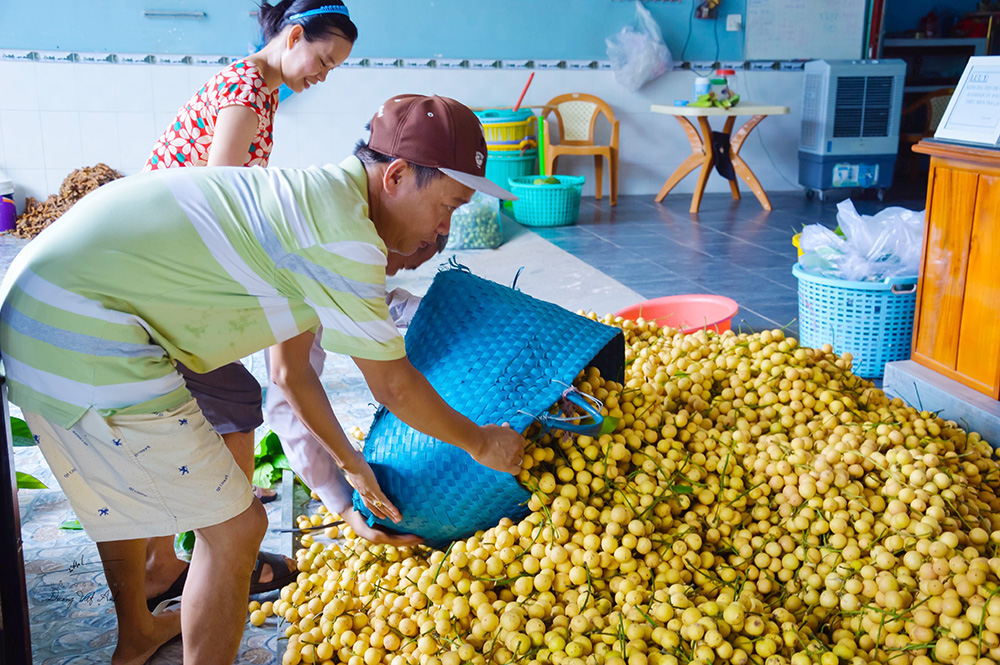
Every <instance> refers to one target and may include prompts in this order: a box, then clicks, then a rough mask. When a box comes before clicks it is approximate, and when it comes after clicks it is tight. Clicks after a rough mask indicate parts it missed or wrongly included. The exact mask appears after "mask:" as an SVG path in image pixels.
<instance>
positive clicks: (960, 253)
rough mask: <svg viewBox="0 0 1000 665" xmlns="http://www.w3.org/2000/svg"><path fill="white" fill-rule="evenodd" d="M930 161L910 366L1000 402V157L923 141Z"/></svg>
mask: <svg viewBox="0 0 1000 665" xmlns="http://www.w3.org/2000/svg"><path fill="white" fill-rule="evenodd" d="M913 150H914V151H915V152H920V153H923V154H926V155H930V157H931V165H930V177H929V180H928V183H927V213H926V215H927V217H926V221H925V225H924V247H923V257H922V259H921V266H920V282H919V286H918V289H917V306H916V315H915V319H914V334H913V353H912V359H913V360H915V361H916V362H918V363H920V364H921V365H924V366H925V367H928V368H930V369H933V370H935V371H937V372H939V373H941V374H943V375H945V376H947V377H949V378H951V379H955V380H956V381H959V382H961V383H964V384H965V385H967V386H969V387H971V388H974V389H975V390H978V391H979V392H982V393H985V394H986V395H989V396H991V397H993V398H994V399H998V398H1000V266H998V265H997V262H998V261H1000V150H994V149H990V148H979V147H971V146H964V145H957V144H950V143H943V142H937V141H933V140H924V141H921V142H920V143H918V144H917V145H916V146H915V147H914V148H913Z"/></svg>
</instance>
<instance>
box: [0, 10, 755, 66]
mask: <svg viewBox="0 0 1000 665" xmlns="http://www.w3.org/2000/svg"><path fill="white" fill-rule="evenodd" d="M697 1H698V0H680V1H679V2H668V1H664V0H660V1H653V2H649V1H647V2H646V3H645V6H646V7H647V8H648V9H649V10H650V13H651V14H652V15H653V17H654V18H655V19H656V21H657V23H658V24H659V26H660V29H661V30H662V32H663V36H664V40H665V41H666V43H667V46H668V47H669V49H670V51H671V54H672V55H673V56H674V59H675V60H681V59H682V54H683V58H684V59H687V60H716V59H721V60H741V59H743V33H742V32H727V31H726V29H725V28H726V26H725V17H726V15H728V14H741V15H744V16H745V10H746V0H722V4H721V6H720V8H719V19H717V20H700V19H692V18H691V16H692V14H693V8H694V6H695V3H696V2H697ZM3 5H4V6H3V9H2V12H0V13H2V20H0V48H12V49H37V50H62V51H100V52H124V53H154V54H155V53H164V54H176V55H184V54H192V55H194V54H198V55H200V54H225V55H242V54H244V53H246V52H247V50H248V45H249V44H250V43H252V42H253V41H254V40H255V38H256V26H257V24H256V19H255V18H253V17H251V16H250V12H251V11H253V10H254V9H255V7H256V5H255V3H254V2H253V1H252V0H142V1H141V2H137V1H136V0H44V2H34V3H33V2H4V3H3ZM348 6H349V7H350V8H351V13H352V16H353V17H354V19H355V21H356V23H357V24H358V26H359V29H360V32H361V38H360V39H359V41H358V43H357V46H356V47H355V50H354V55H355V56H359V57H407V58H410V57H412V58H423V57H427V58H432V57H442V58H508V59H522V58H524V59H528V58H537V59H592V60H603V59H606V58H607V54H606V46H605V38H606V37H608V36H609V35H612V34H616V33H617V32H618V31H619V30H620V29H621V28H622V27H624V26H626V25H628V24H631V23H632V22H633V21H634V18H635V4H634V3H633V2H629V1H626V0H505V1H504V2H494V1H492V0H489V1H487V0H348ZM144 8H145V9H156V10H168V9H169V10H178V11H203V12H205V13H206V15H207V16H206V18H204V19H190V18H187V19H183V18H172V19H168V18H157V19H151V18H146V17H144V16H143V15H142V10H143V9H144ZM685 44H687V46H686V49H685Z"/></svg>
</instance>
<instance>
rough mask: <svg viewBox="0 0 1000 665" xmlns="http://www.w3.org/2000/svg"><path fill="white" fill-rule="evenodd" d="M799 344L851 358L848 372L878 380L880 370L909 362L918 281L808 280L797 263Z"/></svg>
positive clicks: (912, 278) (824, 278)
mask: <svg viewBox="0 0 1000 665" xmlns="http://www.w3.org/2000/svg"><path fill="white" fill-rule="evenodd" d="M792 273H793V274H794V275H795V277H797V278H798V280H799V341H800V342H801V343H802V345H803V346H808V347H811V348H816V347H819V346H822V345H823V344H831V345H832V346H833V350H834V351H835V352H836V353H838V354H839V353H846V352H849V353H851V354H852V355H853V356H854V366H853V371H854V373H855V374H857V375H858V376H860V377H864V378H866V379H872V378H879V377H881V376H882V375H883V374H884V373H885V364H886V363H887V362H892V361H895V360H906V359H907V358H909V357H910V346H911V342H912V339H913V312H914V310H915V309H916V303H917V278H916V277H897V278H893V279H890V280H888V281H886V282H850V281H847V280H842V279H833V278H830V277H823V276H820V275H813V274H811V273H808V272H806V271H805V270H803V269H802V268H801V267H800V266H799V264H798V263H796V264H795V265H794V266H793V267H792Z"/></svg>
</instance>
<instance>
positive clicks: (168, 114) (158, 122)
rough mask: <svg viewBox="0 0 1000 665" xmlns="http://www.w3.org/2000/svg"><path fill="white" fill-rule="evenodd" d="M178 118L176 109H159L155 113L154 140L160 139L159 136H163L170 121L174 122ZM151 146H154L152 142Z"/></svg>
mask: <svg viewBox="0 0 1000 665" xmlns="http://www.w3.org/2000/svg"><path fill="white" fill-rule="evenodd" d="M176 119H177V112H176V111H157V112H156V113H154V114H153V127H155V128H156V137H155V138H154V139H153V140H154V141H156V140H159V138H160V137H161V136H163V132H164V131H166V129H167V127H169V126H170V123H172V122H173V121H174V120H176ZM149 147H150V149H151V150H152V148H153V146H152V144H150V146H149Z"/></svg>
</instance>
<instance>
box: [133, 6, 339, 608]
mask: <svg viewBox="0 0 1000 665" xmlns="http://www.w3.org/2000/svg"><path fill="white" fill-rule="evenodd" d="M258 20H259V22H260V26H261V29H262V32H263V37H264V47H263V48H261V49H260V50H259V51H257V52H256V53H254V54H252V55H250V56H247V57H246V58H243V59H242V60H238V61H236V62H234V63H233V64H231V65H229V66H228V67H226V68H225V69H223V70H222V71H220V72H219V73H218V74H216V75H215V76H213V77H212V78H211V79H209V81H208V82H206V83H205V85H203V86H202V87H201V88H200V89H199V90H198V91H197V92H196V93H195V94H194V96H193V97H191V99H190V100H188V102H187V103H186V104H185V105H184V106H183V107H181V109H180V111H179V112H178V114H177V117H176V118H175V119H174V120H173V121H172V122H171V123H170V125H169V126H168V127H167V129H166V131H164V132H163V135H162V136H161V137H160V139H159V140H158V141H157V142H156V145H155V146H154V148H153V152H152V154H151V155H150V157H149V159H148V160H147V162H146V165H145V167H144V168H143V171H152V170H156V169H165V168H178V167H187V166H267V164H268V160H269V158H270V155H271V147H272V140H273V131H272V128H273V124H274V114H275V111H277V108H278V90H279V88H280V87H281V85H282V84H284V85H286V86H288V87H289V88H291V90H293V91H294V92H297V93H298V92H303V91H304V90H307V89H309V88H310V87H311V86H313V85H316V84H318V83H322V82H323V81H325V80H326V77H327V74H328V73H329V72H330V70H332V69H334V68H336V67H338V66H339V65H341V64H342V63H343V62H344V60H346V59H347V58H348V57H349V56H350V54H351V49H352V47H353V45H354V42H355V41H356V40H357V37H358V30H357V27H356V26H355V25H354V23H353V22H352V21H351V18H350V14H349V12H348V9H347V7H346V6H345V5H344V4H343V3H342V2H341V1H340V0H283V1H282V2H279V3H277V4H275V5H270V4H268V3H267V1H266V0H265V1H264V2H263V3H262V4H261V5H260V13H259V15H258ZM177 369H178V371H179V372H180V373H181V375H183V376H184V378H185V380H186V382H187V387H188V390H190V392H191V394H192V396H193V397H194V398H195V399H196V400H197V402H198V405H199V406H200V407H201V410H202V411H203V412H204V414H205V417H206V418H207V419H208V421H209V422H210V423H211V424H212V426H213V427H214V428H215V430H216V431H217V432H219V433H220V434H221V435H222V437H223V439H224V440H225V442H226V445H227V446H228V448H229V450H230V451H231V452H232V454H233V457H234V458H235V459H236V462H237V463H238V464H239V466H240V468H241V469H243V471H244V472H246V474H247V476H248V477H249V478H251V479H252V477H253V466H254V463H253V460H254V457H253V447H254V440H253V432H254V430H255V429H256V428H257V427H258V426H259V425H260V424H261V423H262V422H263V416H262V410H261V389H260V385H259V384H258V383H257V380H256V379H255V378H254V377H253V376H252V375H251V374H250V372H249V371H247V369H246V368H245V367H244V366H243V364H242V363H239V362H236V363H231V364H229V365H226V366H224V367H220V368H218V369H216V370H213V371H211V372H208V373H206V374H199V373H197V372H194V371H192V370H190V369H189V368H187V367H184V366H183V365H181V364H180V363H178V364H177ZM258 497H261V498H264V497H263V496H262V494H261V493H260V492H259V491H258ZM146 569H147V573H146V595H147V598H148V603H147V604H148V605H149V607H150V609H153V608H155V607H156V605H157V604H158V603H159V602H160V601H162V600H166V599H168V598H174V597H176V596H179V595H180V593H181V591H182V590H183V588H184V581H185V579H186V576H187V563H186V562H184V561H181V560H179V559H178V558H177V556H176V552H175V551H174V543H173V538H171V537H164V538H154V539H149V540H148V541H147V567H146ZM295 574H296V571H295V567H294V561H292V560H291V559H288V558H287V557H282V556H279V555H276V554H270V553H266V552H261V553H259V554H258V556H257V565H256V567H255V568H254V573H253V578H252V580H251V581H252V584H251V587H250V590H251V593H261V592H263V591H268V590H271V589H275V588H279V587H281V586H283V585H284V584H286V583H287V582H288V581H290V580H291V579H293V578H294V577H295Z"/></svg>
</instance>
